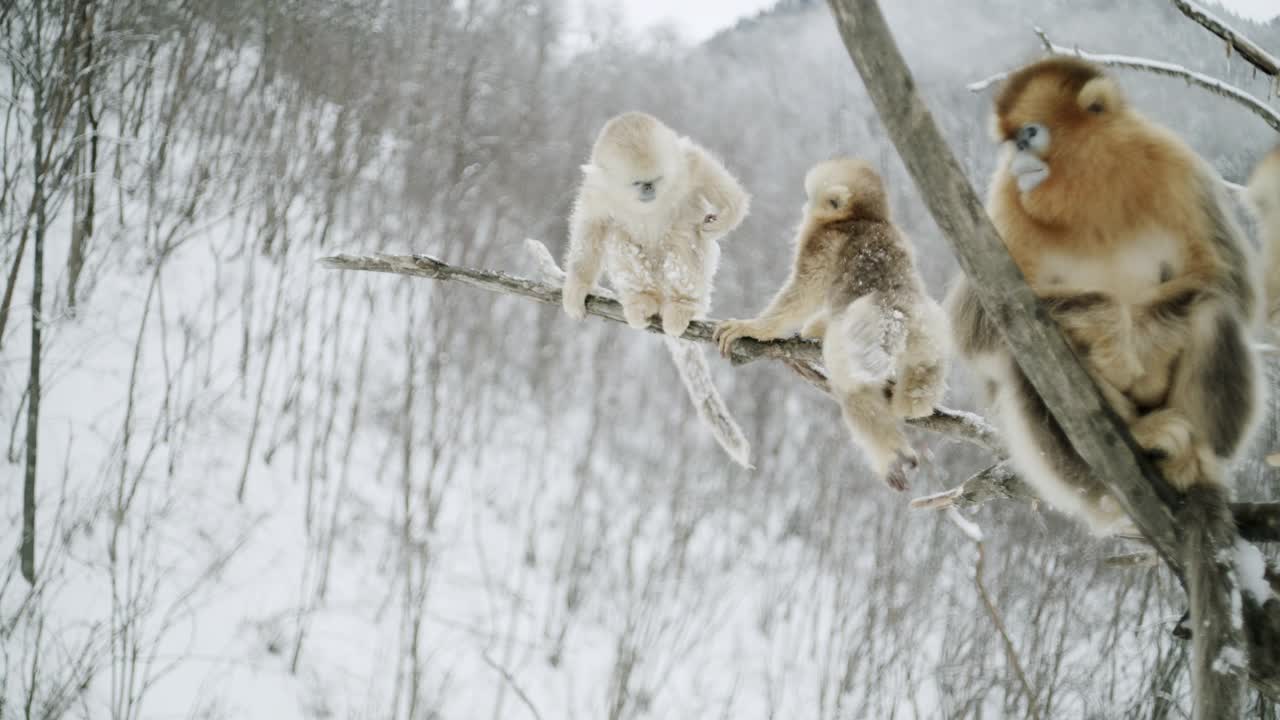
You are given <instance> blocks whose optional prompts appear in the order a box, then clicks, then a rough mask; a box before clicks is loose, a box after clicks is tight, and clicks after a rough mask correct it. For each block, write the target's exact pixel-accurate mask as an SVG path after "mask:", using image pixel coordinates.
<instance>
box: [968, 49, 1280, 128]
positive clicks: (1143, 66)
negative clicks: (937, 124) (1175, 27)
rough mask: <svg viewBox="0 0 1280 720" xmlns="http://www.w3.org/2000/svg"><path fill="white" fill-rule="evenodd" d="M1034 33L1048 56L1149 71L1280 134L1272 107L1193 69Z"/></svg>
mask: <svg viewBox="0 0 1280 720" xmlns="http://www.w3.org/2000/svg"><path fill="white" fill-rule="evenodd" d="M1035 33H1036V35H1037V36H1039V38H1040V41H1041V42H1042V43H1044V47H1045V50H1047V51H1048V52H1049V53H1050V54H1052V55H1070V56H1073V57H1078V58H1081V59H1084V60H1089V61H1092V62H1095V63H1098V64H1099V65H1106V66H1108V67H1118V68H1126V69H1129V70H1140V71H1142V72H1149V73H1154V74H1156V75H1164V76H1165V77H1172V78H1178V79H1180V80H1184V81H1186V83H1187V84H1188V85H1194V86H1196V87H1198V88H1201V89H1203V90H1207V91H1209V92H1211V93H1213V94H1215V95H1218V96H1220V97H1224V98H1227V99H1228V100H1232V101H1234V102H1236V103H1239V104H1240V105H1243V106H1244V107H1245V108H1247V109H1248V110H1249V111H1250V112H1252V113H1253V114H1255V115H1257V116H1258V117H1260V118H1262V120H1263V121H1264V122H1266V123H1267V124H1268V125H1270V126H1271V127H1272V128H1274V129H1275V130H1276V131H1277V132H1280V111H1277V110H1275V108H1272V107H1271V106H1270V105H1267V104H1266V103H1264V102H1262V101H1261V100H1259V99H1257V98H1255V97H1254V96H1253V95H1250V94H1249V93H1247V92H1245V91H1244V90H1241V89H1240V88H1237V87H1235V86H1234V85H1230V84H1228V83H1225V82H1223V81H1221V80H1219V79H1217V78H1214V77H1210V76H1208V75H1205V74H1204V73H1199V72H1196V71H1194V70H1189V69H1187V68H1185V67H1182V66H1181V65H1175V64H1174V63H1167V62H1162V61H1160V60H1149V59H1147V58H1139V57H1131V56H1128V55H1103V54H1097V53H1089V52H1085V51H1083V50H1081V49H1079V48H1069V47H1066V46H1064V45H1057V44H1055V43H1053V42H1052V41H1051V40H1049V36H1048V35H1046V34H1045V32H1044V30H1041V29H1040V28H1038V27H1037V28H1035ZM1009 74H1010V72H1009V71H1006V72H1002V73H996V74H995V75H992V76H991V77H988V78H984V79H982V80H979V81H977V82H973V83H969V84H968V85H966V86H965V87H966V88H968V89H969V90H971V91H973V92H981V91H983V90H986V89H987V88H989V87H991V86H992V85H995V84H996V83H998V82H1000V81H1001V80H1004V79H1005V78H1007V77H1009Z"/></svg>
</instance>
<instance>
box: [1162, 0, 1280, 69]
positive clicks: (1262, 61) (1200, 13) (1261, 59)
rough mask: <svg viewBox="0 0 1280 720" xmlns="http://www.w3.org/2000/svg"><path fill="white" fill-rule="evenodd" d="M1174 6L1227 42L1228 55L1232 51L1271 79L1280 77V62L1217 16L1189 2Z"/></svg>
mask: <svg viewBox="0 0 1280 720" xmlns="http://www.w3.org/2000/svg"><path fill="white" fill-rule="evenodd" d="M1173 6H1174V7H1176V8H1178V10H1180V11H1182V14H1183V15H1186V16H1187V17H1189V18H1191V19H1192V20H1194V21H1196V22H1197V23H1199V24H1200V25H1201V26H1203V27H1204V28H1205V29H1206V30H1208V31H1209V32H1211V33H1213V34H1214V35H1217V36H1218V37H1220V38H1222V39H1223V40H1226V41H1227V54H1228V55H1230V54H1231V53H1232V51H1234V52H1235V53H1237V54H1238V55H1240V57H1242V58H1244V59H1245V60H1246V61H1247V62H1248V63H1249V64H1250V65H1252V66H1254V67H1256V68H1258V69H1259V70H1261V71H1262V72H1264V73H1266V74H1267V75H1270V76H1271V77H1277V76H1280V60H1277V59H1276V58H1275V56H1274V55H1272V54H1271V53H1269V52H1267V51H1266V50H1263V49H1262V47H1261V46H1259V45H1258V44H1257V43H1255V42H1254V41H1252V40H1250V39H1249V38H1247V37H1245V36H1244V35H1241V34H1240V33H1239V32H1236V30H1235V29H1234V28H1232V27H1231V26H1230V25H1228V24H1226V23H1225V22H1223V21H1221V20H1219V19H1218V18H1217V16H1215V15H1214V14H1213V13H1210V12H1209V11H1208V10H1205V9H1204V8H1203V7H1200V5H1198V4H1196V3H1193V2H1189V1H1188V0H1173Z"/></svg>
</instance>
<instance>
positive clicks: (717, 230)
mask: <svg viewBox="0 0 1280 720" xmlns="http://www.w3.org/2000/svg"><path fill="white" fill-rule="evenodd" d="M699 230H701V231H702V235H703V236H704V237H711V238H719V237H720V236H721V235H724V234H725V233H727V232H729V223H728V222H727V218H725V217H724V214H723V213H721V212H720V208H718V207H716V206H715V205H712V204H711V201H710V200H707V199H706V198H705V197H704V198H702V223H701V225H700V227H699Z"/></svg>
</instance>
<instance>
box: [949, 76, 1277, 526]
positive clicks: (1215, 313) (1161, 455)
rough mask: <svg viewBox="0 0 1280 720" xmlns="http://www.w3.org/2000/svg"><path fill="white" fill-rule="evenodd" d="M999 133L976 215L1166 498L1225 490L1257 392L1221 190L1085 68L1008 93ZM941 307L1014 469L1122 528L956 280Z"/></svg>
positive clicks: (1049, 494) (1249, 257)
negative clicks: (983, 389)
mask: <svg viewBox="0 0 1280 720" xmlns="http://www.w3.org/2000/svg"><path fill="white" fill-rule="evenodd" d="M994 120H995V123H994V131H995V135H996V139H997V140H998V141H999V142H1000V159H999V162H998V166H997V170H996V172H995V175H994V177H993V179H992V183H991V187H990V191H989V195H988V201H987V209H988V213H989V214H990V216H991V218H992V221H993V222H994V224H995V226H996V229H997V230H998V231H999V233H1000V235H1001V237H1002V238H1003V239H1004V242H1005V245H1006V247H1007V248H1008V249H1009V252H1010V254H1011V255H1012V256H1013V259H1014V261H1015V262H1017V264H1018V266H1019V268H1020V269H1021V270H1022V273H1023V275H1024V276H1025V278H1026V279H1027V282H1028V283H1029V284H1030V285H1031V288H1032V289H1033V290H1034V291H1035V292H1036V294H1037V295H1038V296H1039V297H1040V298H1041V300H1042V302H1043V303H1044V304H1045V306H1046V308H1047V309H1048V311H1049V313H1050V315H1051V316H1052V317H1054V318H1055V319H1056V320H1057V321H1058V322H1059V324H1060V325H1061V326H1062V328H1063V331H1064V334H1065V335H1066V337H1067V339H1068V341H1069V342H1071V343H1072V345H1073V346H1074V348H1075V350H1076V352H1077V355H1078V356H1079V357H1080V358H1081V359H1082V361H1083V362H1084V364H1085V367H1086V369H1087V370H1088V371H1089V373H1090V375H1091V376H1092V377H1093V379H1094V380H1095V382H1096V384H1097V385H1098V387H1099V389H1100V390H1101V392H1102V393H1103V395H1104V397H1105V398H1106V400H1107V401H1108V403H1109V404H1110V405H1111V406H1112V408H1113V409H1114V410H1115V411H1116V413H1117V414H1118V415H1119V416H1120V417H1121V418H1122V419H1123V420H1124V421H1125V422H1126V423H1127V424H1128V426H1129V429H1130V432H1131V433H1132V434H1133V436H1134V438H1135V440H1136V441H1137V442H1138V444H1139V445H1140V446H1141V447H1142V448H1144V449H1145V450H1147V451H1148V453H1149V454H1150V455H1151V457H1152V459H1153V460H1154V461H1155V462H1156V465H1157V467H1158V468H1159V469H1160V471H1161V472H1162V474H1163V475H1164V476H1165V478H1166V479H1167V480H1168V481H1169V482H1170V484H1171V485H1173V486H1174V487H1175V488H1177V489H1179V490H1183V491H1186V490H1189V489H1191V488H1193V487H1205V488H1222V487H1225V486H1226V485H1227V484H1228V483H1229V479H1230V478H1229V474H1228V473H1227V472H1226V467H1227V465H1228V464H1229V463H1230V462H1231V460H1232V459H1234V457H1235V456H1236V455H1237V453H1238V452H1239V451H1240V449H1241V448H1242V447H1244V446H1245V445H1246V444H1247V440H1248V438H1249V436H1250V433H1251V432H1252V431H1253V430H1254V429H1255V428H1256V427H1257V425H1258V420H1259V419H1260V411H1261V409H1262V408H1263V407H1264V405H1265V402H1264V397H1263V394H1264V391H1265V387H1264V383H1263V382H1262V381H1261V380H1260V361H1259V358H1258V356H1257V352H1256V350H1255V349H1254V343H1253V338H1254V336H1255V335H1256V333H1257V332H1258V330H1259V323H1258V320H1259V318H1261V316H1262V314H1263V313H1262V307H1261V306H1262V298H1261V295H1260V293H1259V291H1258V290H1259V283H1258V281H1257V279H1256V278H1255V277H1253V275H1252V273H1253V272H1254V270H1253V268H1255V267H1256V266H1257V264H1256V263H1255V262H1254V257H1253V250H1252V248H1251V246H1250V245H1249V244H1248V242H1247V241H1245V239H1244V237H1243V234H1242V231H1241V230H1240V228H1239V227H1238V226H1237V225H1236V224H1235V223H1234V222H1233V220H1232V219H1231V216H1230V214H1229V212H1228V211H1227V209H1226V208H1227V203H1226V198H1225V195H1224V193H1225V191H1226V190H1225V187H1224V185H1223V183H1222V181H1221V180H1220V179H1219V178H1218V176H1217V175H1216V173H1215V172H1214V171H1213V170H1212V168H1210V167H1209V166H1208V165H1207V163H1205V162H1204V161H1203V160H1201V159H1200V158H1199V157H1198V156H1197V155H1196V154H1195V153H1194V151H1192V150H1191V149H1190V147H1188V146H1187V145H1186V143H1184V142H1183V141H1182V140H1181V139H1180V138H1178V137H1177V136H1176V135H1174V134H1173V133H1172V132H1170V131H1169V130H1167V129H1165V128H1163V127H1161V126H1159V125H1157V124H1155V123H1154V122H1152V121H1150V120H1148V119H1147V118H1145V117H1143V116H1142V115H1140V114H1139V113H1138V112H1137V111H1135V110H1134V109H1132V108H1131V107H1130V106H1129V105H1128V103H1127V100H1126V98H1125V97H1124V96H1123V94H1122V93H1121V91H1120V88H1119V86H1118V85H1117V84H1116V83H1115V81H1114V80H1112V79H1111V78H1110V77H1109V76H1108V75H1106V74H1105V73H1104V72H1103V71H1102V69H1101V68H1099V67H1097V66H1096V65H1093V64H1092V63H1088V62H1085V61H1082V60H1078V59H1074V58H1051V59H1047V60H1041V61H1039V62H1036V63H1032V64H1030V65H1028V66H1026V67H1024V68H1022V69H1020V70H1018V71H1017V72H1015V73H1013V74H1012V75H1010V76H1009V78H1007V79H1006V80H1005V81H1004V83H1003V84H1002V86H1001V88H1000V90H999V92H998V94H997V97H996V100H995V118H994ZM947 306H948V311H949V314H950V317H951V320H952V325H953V331H954V333H955V337H956V341H957V345H958V347H959V349H960V351H961V353H962V355H963V356H964V357H965V358H966V359H967V360H969V362H970V363H971V364H972V365H973V366H974V368H975V369H976V370H977V371H978V373H979V374H980V375H981V376H982V377H983V378H984V379H985V380H986V385H987V387H988V389H989V391H990V392H989V400H990V402H991V405H992V407H993V409H994V411H995V415H996V418H997V420H998V422H999V424H1000V426H1001V429H1002V431H1003V433H1004V436H1005V440H1006V442H1007V443H1008V445H1009V451H1010V457H1011V460H1012V462H1013V464H1014V466H1015V467H1016V468H1017V469H1018V471H1019V472H1020V473H1021V474H1022V476H1023V477H1024V478H1025V479H1026V480H1027V481H1028V482H1029V483H1030V484H1031V485H1032V486H1033V487H1034V488H1035V489H1036V490H1037V492H1038V493H1039V494H1040V495H1041V497H1043V498H1044V499H1046V500H1048V501H1049V502H1050V503H1051V504H1053V505H1054V506H1055V507H1057V508H1058V509H1059V510H1062V511H1064V512H1067V513H1069V514H1071V515H1074V516H1076V517H1077V518H1080V519H1082V520H1084V521H1085V522H1086V523H1087V524H1088V525H1089V526H1090V527H1091V528H1092V529H1093V530H1094V531H1095V532H1097V533H1099V534H1107V533H1111V532H1115V531H1117V530H1119V529H1122V528H1124V527H1125V525H1126V518H1125V515H1124V513H1123V512H1122V511H1121V509H1120V507H1119V505H1118V503H1116V502H1115V500H1114V498H1112V497H1110V496H1109V495H1108V493H1107V492H1106V490H1105V488H1103V487H1102V485H1101V484H1100V483H1098V482H1097V481H1096V480H1095V479H1093V477H1092V476H1091V474H1090V472H1089V469H1088V467H1087V465H1086V464H1085V463H1084V461H1083V460H1082V459H1081V458H1080V457H1079V455H1078V454H1076V452H1075V451H1074V449H1072V447H1071V445H1070V443H1068V442H1067V440H1066V438H1065V436H1064V434H1063V432H1062V429H1061V427H1060V426H1059V425H1058V423H1057V422H1056V420H1054V418H1053V417H1052V415H1051V414H1050V413H1049V412H1048V409H1047V408H1046V407H1045V405H1044V402H1043V400H1042V399H1041V398H1040V397H1039V396H1038V395H1037V394H1036V393H1035V391H1034V389H1033V388H1032V387H1031V385H1030V383H1029V382H1028V380H1027V378H1026V376H1025V375H1024V374H1023V372H1022V370H1021V369H1020V368H1019V367H1018V365H1017V363H1016V361H1015V360H1014V358H1013V357H1012V356H1011V355H1010V353H1009V351H1008V349H1007V348H1006V347H1005V346H1004V344H1003V341H1002V339H1001V338H1000V335H999V333H998V332H997V331H996V329H995V326H994V325H993V324H992V323H991V321H990V320H989V319H988V318H987V317H986V314H985V313H984V311H983V310H982V308H981V306H980V305H979V304H978V302H977V298H976V295H975V294H974V292H973V289H972V287H971V285H970V284H969V283H968V281H967V280H966V279H965V278H964V277H963V276H961V277H960V278H958V279H957V282H956V283H955V284H954V286H953V288H952V290H951V292H950V293H949V296H948V299H947Z"/></svg>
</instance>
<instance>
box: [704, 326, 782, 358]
mask: <svg viewBox="0 0 1280 720" xmlns="http://www.w3.org/2000/svg"><path fill="white" fill-rule="evenodd" d="M713 337H714V338H715V341H716V343H717V344H718V345H719V346H720V354H721V355H723V356H725V357H729V356H730V355H731V354H732V352H733V343H734V342H735V341H736V340H737V339H738V338H744V337H749V338H755V339H757V340H772V339H773V336H772V335H769V334H767V333H764V332H761V329H760V328H759V326H757V325H756V321H755V320H722V321H720V324H719V325H716V331H715V334H714V335H713Z"/></svg>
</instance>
